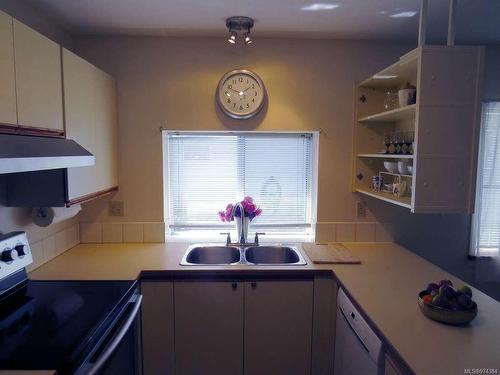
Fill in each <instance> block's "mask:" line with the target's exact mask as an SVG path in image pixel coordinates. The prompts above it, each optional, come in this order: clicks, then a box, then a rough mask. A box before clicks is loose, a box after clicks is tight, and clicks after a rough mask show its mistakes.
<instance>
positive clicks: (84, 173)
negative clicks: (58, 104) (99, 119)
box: [62, 49, 98, 200]
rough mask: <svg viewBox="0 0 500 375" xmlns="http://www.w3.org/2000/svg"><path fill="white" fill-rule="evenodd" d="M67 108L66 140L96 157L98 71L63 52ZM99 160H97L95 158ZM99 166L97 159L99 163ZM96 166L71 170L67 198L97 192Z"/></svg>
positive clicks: (74, 56)
mask: <svg viewBox="0 0 500 375" xmlns="http://www.w3.org/2000/svg"><path fill="white" fill-rule="evenodd" d="M62 55H63V71H64V74H63V75H64V105H65V122H66V138H68V139H72V140H74V141H76V142H78V143H79V144H80V145H81V146H83V147H84V148H85V149H86V150H87V151H89V152H91V153H92V154H93V155H96V150H97V147H96V138H97V134H96V125H95V123H96V121H95V110H94V108H95V99H96V98H95V94H94V93H95V83H94V76H95V73H94V71H95V70H96V68H95V67H94V66H93V65H92V64H90V63H88V62H87V61H85V60H84V59H82V58H81V57H79V56H77V55H75V54H74V53H72V52H70V51H68V50H66V49H63V52H62ZM96 159H97V157H96ZM96 165H97V160H96ZM96 177H97V173H96V166H95V165H94V166H89V167H80V168H69V169H68V199H69V200H72V199H75V198H79V197H83V196H86V195H89V194H92V193H95V192H96V191H97V190H98V186H97V185H96V181H97V178H96Z"/></svg>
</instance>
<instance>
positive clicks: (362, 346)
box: [334, 288, 384, 375]
mask: <svg viewBox="0 0 500 375" xmlns="http://www.w3.org/2000/svg"><path fill="white" fill-rule="evenodd" d="M382 374H384V352H383V347H382V342H381V341H380V339H379V338H378V337H377V335H376V334H375V333H374V332H373V331H372V329H371V328H370V326H369V325H368V323H367V322H366V321H365V320H364V319H363V317H362V316H361V314H360V313H359V312H358V311H357V309H356V308H355V307H354V305H353V303H352V302H351V301H350V300H349V298H348V297H347V295H346V294H345V292H344V291H343V290H342V289H341V288H339V291H338V294H337V319H336V329H335V364H334V375H382Z"/></svg>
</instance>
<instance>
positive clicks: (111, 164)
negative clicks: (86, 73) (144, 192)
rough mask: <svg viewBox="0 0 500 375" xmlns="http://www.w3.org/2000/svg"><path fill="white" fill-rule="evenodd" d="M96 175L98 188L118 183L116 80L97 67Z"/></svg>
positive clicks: (109, 186) (101, 188)
mask: <svg viewBox="0 0 500 375" xmlns="http://www.w3.org/2000/svg"><path fill="white" fill-rule="evenodd" d="M94 74H95V76H94V83H95V86H96V87H95V99H96V100H95V126H96V134H97V137H96V143H95V147H96V153H95V154H96V177H97V183H98V187H99V188H98V190H99V191H100V190H106V189H109V188H112V187H115V186H117V185H118V128H117V113H116V88H115V80H114V79H113V77H111V76H110V75H108V74H107V73H105V72H103V71H101V70H99V69H95V71H94Z"/></svg>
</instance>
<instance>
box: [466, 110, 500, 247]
mask: <svg viewBox="0 0 500 375" xmlns="http://www.w3.org/2000/svg"><path fill="white" fill-rule="evenodd" d="M477 172H478V177H477V184H476V208H475V213H474V215H473V220H472V236H471V255H474V256H491V255H497V254H498V252H499V247H500V102H489V103H485V104H484V105H483V112H482V121H481V136H480V146H479V158H478V170H477Z"/></svg>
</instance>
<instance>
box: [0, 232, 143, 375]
mask: <svg viewBox="0 0 500 375" xmlns="http://www.w3.org/2000/svg"><path fill="white" fill-rule="evenodd" d="M0 251H1V253H0V257H1V258H0V276H1V278H0V370H4V369H5V370H7V369H8V370H55V371H57V373H58V374H97V373H99V374H108V373H109V374H118V373H120V374H140V373H141V364H140V355H139V353H140V330H139V322H138V311H139V308H140V305H141V300H142V296H141V295H140V294H139V293H138V291H137V282H136V281H57V280H55V281H36V280H29V279H28V277H27V274H26V270H25V267H26V266H27V265H29V264H30V263H31V262H32V259H33V258H32V254H31V250H30V247H29V243H28V240H27V237H26V234H25V233H24V232H13V233H9V234H7V235H3V236H1V237H0ZM120 353H122V354H121V355H120Z"/></svg>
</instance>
